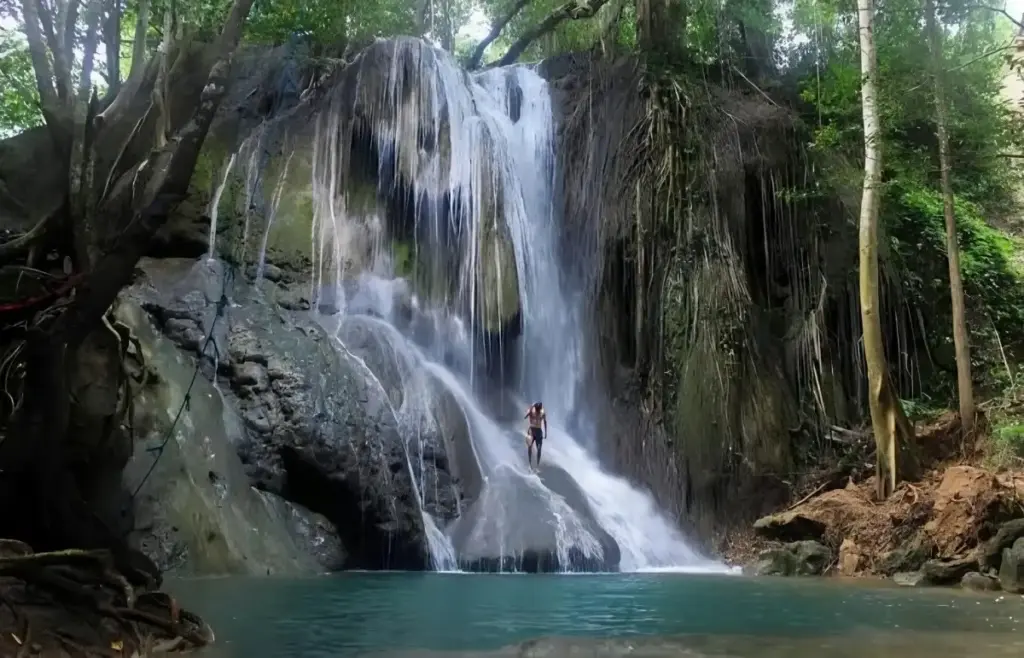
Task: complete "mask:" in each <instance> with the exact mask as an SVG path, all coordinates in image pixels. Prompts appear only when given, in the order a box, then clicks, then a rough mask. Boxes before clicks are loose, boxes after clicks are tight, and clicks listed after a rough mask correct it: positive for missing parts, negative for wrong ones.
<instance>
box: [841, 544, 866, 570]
mask: <svg viewBox="0 0 1024 658" xmlns="http://www.w3.org/2000/svg"><path fill="white" fill-rule="evenodd" d="M863 566H864V554H863V553H862V552H861V550H860V547H859V546H857V544H856V543H855V542H854V541H853V540H852V539H850V538H849V537H847V538H846V539H844V540H843V543H842V545H841V546H840V547H839V573H840V574H842V575H843V576H852V575H854V574H856V573H857V572H858V571H860V570H861V569H862V568H863Z"/></svg>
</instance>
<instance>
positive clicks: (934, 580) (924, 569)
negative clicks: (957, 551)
mask: <svg viewBox="0 0 1024 658" xmlns="http://www.w3.org/2000/svg"><path fill="white" fill-rule="evenodd" d="M977 568H978V561H977V560H976V559H975V558H973V557H962V558H954V559H943V558H939V559H934V560H928V561H926V562H925V563H924V564H923V565H922V566H921V573H922V574H924V577H925V579H926V580H927V581H928V584H929V585H952V584H954V583H958V582H960V580H961V579H962V578H963V577H964V576H965V575H966V574H967V573H969V572H971V571H974V570H976V569H977Z"/></svg>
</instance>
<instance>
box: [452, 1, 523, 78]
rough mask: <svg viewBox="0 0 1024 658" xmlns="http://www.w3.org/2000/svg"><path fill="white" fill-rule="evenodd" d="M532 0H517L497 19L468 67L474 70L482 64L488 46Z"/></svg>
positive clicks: (477, 47)
mask: <svg viewBox="0 0 1024 658" xmlns="http://www.w3.org/2000/svg"><path fill="white" fill-rule="evenodd" d="M530 2H532V0H516V3H515V4H514V5H512V7H511V8H510V9H509V10H508V13H506V14H505V15H504V16H502V17H501V18H500V19H498V20H497V21H495V23H494V25H492V26H491V31H490V32H488V33H487V36H485V37H484V38H483V39H481V40H480V43H478V44H477V45H476V48H474V49H473V54H472V55H471V56H470V58H469V61H468V62H466V68H467V69H470V70H473V69H475V68H476V67H478V66H480V61H481V60H482V59H483V58H484V53H485V52H486V51H487V46H489V45H491V44H492V43H494V40H495V39H497V38H498V37H499V36H501V31H502V30H504V29H505V26H506V25H508V24H509V23H510V22H511V21H512V19H513V18H515V17H516V16H517V15H518V14H519V12H521V11H522V10H523V8H524V7H526V5H528V4H530Z"/></svg>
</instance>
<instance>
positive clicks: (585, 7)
mask: <svg viewBox="0 0 1024 658" xmlns="http://www.w3.org/2000/svg"><path fill="white" fill-rule="evenodd" d="M607 2H608V0H570V1H569V2H566V3H565V4H563V5H561V6H559V7H557V8H556V9H555V10H554V11H553V12H551V13H550V14H548V17H547V18H545V19H544V20H542V21H541V22H540V23H537V25H535V26H534V27H533V28H532V29H530V30H527V31H526V33H525V34H523V36H521V37H519V39H518V40H517V41H516V42H515V43H513V44H512V46H511V47H510V48H509V49H508V52H506V53H505V55H504V56H503V57H502V58H501V59H500V60H498V64H497V66H508V65H509V64H514V63H515V62H516V60H517V59H519V56H520V55H522V54H523V52H524V51H525V50H526V49H527V48H529V47H530V44H531V43H533V42H534V41H536V40H537V39H539V38H540V37H542V36H544V35H545V34H547V33H548V32H551V31H552V30H554V29H555V28H556V27H558V25H559V23H561V22H562V21H566V20H572V21H575V20H579V19H582V18H591V17H593V16H594V14H596V13H597V11H598V10H599V9H601V7H603V6H604V5H605V4H606V3H607Z"/></svg>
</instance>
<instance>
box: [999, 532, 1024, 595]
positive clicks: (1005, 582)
mask: <svg viewBox="0 0 1024 658" xmlns="http://www.w3.org/2000/svg"><path fill="white" fill-rule="evenodd" d="M999 584H1000V585H1001V586H1002V588H1003V590H1005V591H1007V592H1010V593H1011V594H1020V593H1024V537H1022V538H1020V539H1017V540H1016V541H1015V542H1013V546H1011V547H1010V548H1004V549H1003V558H1002V563H1001V564H1000V565H999Z"/></svg>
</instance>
